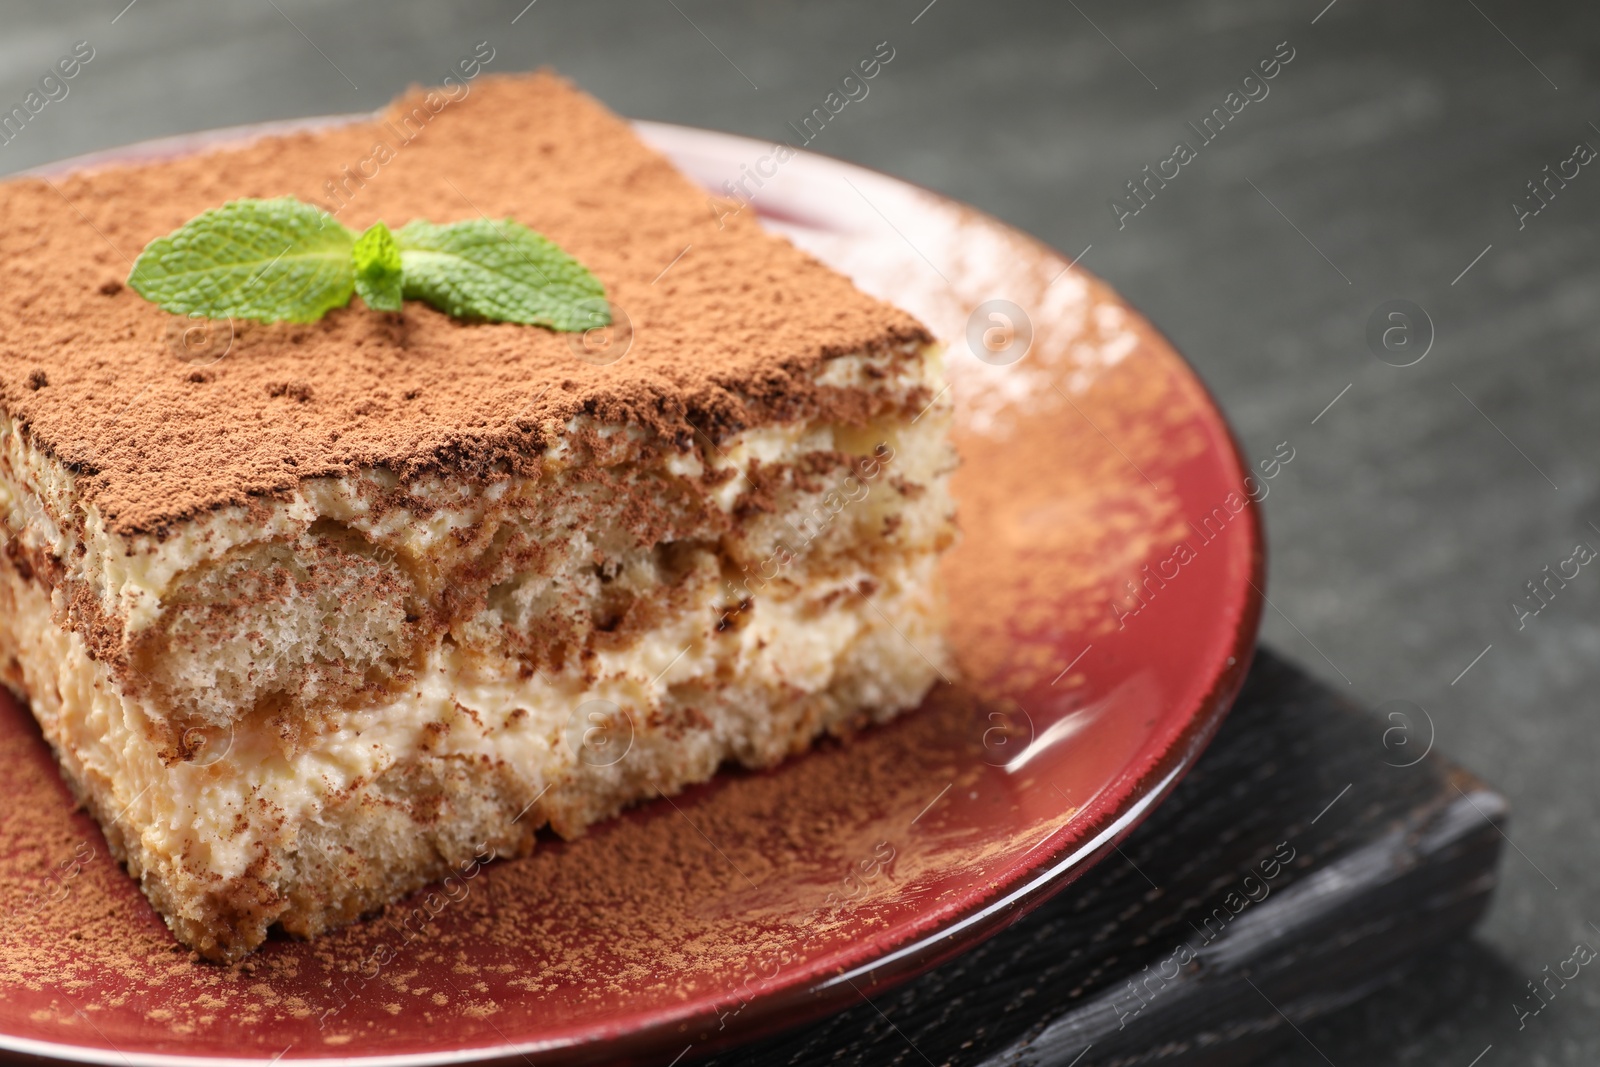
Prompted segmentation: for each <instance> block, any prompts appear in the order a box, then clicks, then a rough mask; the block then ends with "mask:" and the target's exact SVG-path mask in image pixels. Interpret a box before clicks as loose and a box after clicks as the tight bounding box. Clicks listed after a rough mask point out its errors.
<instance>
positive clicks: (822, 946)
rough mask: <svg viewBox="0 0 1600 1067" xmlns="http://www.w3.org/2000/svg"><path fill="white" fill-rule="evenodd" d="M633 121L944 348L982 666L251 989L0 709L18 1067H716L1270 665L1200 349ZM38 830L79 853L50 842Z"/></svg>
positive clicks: (1011, 901)
mask: <svg viewBox="0 0 1600 1067" xmlns="http://www.w3.org/2000/svg"><path fill="white" fill-rule="evenodd" d="M302 125H304V124H302ZM638 128H639V131H640V133H641V134H642V135H643V136H644V137H645V138H646V139H647V140H648V141H650V142H651V143H652V144H654V145H656V146H657V147H658V148H660V149H661V150H662V151H663V152H665V153H666V154H667V155H668V156H669V157H671V158H672V159H673V160H674V161H676V162H677V164H678V165H679V166H680V167H682V168H683V169H684V170H685V171H686V172H687V173H688V174H689V175H690V176H691V177H693V178H694V179H695V180H697V181H699V182H701V183H703V184H704V185H705V186H706V188H707V189H708V190H716V191H719V192H721V191H725V186H724V184H723V183H724V182H727V181H729V180H733V181H735V182H737V181H738V180H739V179H740V178H741V176H747V177H745V184H744V192H745V193H748V194H753V197H752V198H751V200H750V202H749V204H748V205H747V206H746V207H745V208H744V209H743V210H747V211H753V212H756V213H757V214H759V216H760V217H761V218H762V219H763V221H764V222H765V223H766V224H767V225H769V226H771V228H772V229H774V230H776V231H778V232H780V233H783V234H785V235H787V236H789V237H790V238H791V239H793V240H794V241H795V242H796V243H797V244H799V245H801V246H802V247H804V248H806V249H808V250H809V251H811V252H812V253H813V254H815V255H817V256H818V257H820V258H821V259H823V260H825V261H826V262H828V263H830V264H832V265H833V266H835V267H837V268H838V269H840V270H842V271H844V272H846V273H847V274H849V275H851V276H852V277H854V278H855V279H856V281H857V282H858V283H859V284H860V285H861V286H862V287H864V288H865V289H867V290H869V291H871V292H874V293H877V294H879V295H881V296H883V297H885V298H887V299H889V300H892V301H894V302H896V303H898V304H900V305H902V306H904V307H905V308H907V309H909V310H910V311H912V312H913V313H915V314H917V315H919V316H920V317H921V318H922V319H923V320H924V321H925V322H927V323H928V324H929V325H930V326H931V327H932V328H933V329H934V331H935V332H936V333H937V334H938V335H940V336H941V337H943V338H945V339H946V340H947V341H948V343H949V364H950V382H951V384H950V391H951V395H952V396H953V398H954V401H955V405H956V410H957V423H958V430H957V436H958V441H957V444H958V447H959V448H960V450H961V453H962V456H963V466H962V468H961V470H960V472H959V474H958V475H957V477H956V482H955V490H956V495H957V498H958V502H959V504H960V507H961V509H962V510H961V525H962V528H963V540H962V542H961V544H960V545H959V547H957V548H956V549H955V550H953V551H952V552H951V554H950V556H949V558H948V563H947V566H946V568H945V578H946V581H947V583H948V586H949V590H950V600H951V622H950V637H951V640H952V642H953V644H954V647H955V649H956V652H957V656H958V658H959V660H960V663H961V673H960V675H959V677H956V678H952V679H950V680H949V683H948V684H943V685H941V686H939V687H938V688H937V689H936V690H935V691H934V693H933V694H932V695H931V696H930V697H929V699H928V701H927V702H926V703H925V705H924V706H923V707H922V708H920V709H918V710H917V711H916V712H914V713H909V714H907V715H905V716H903V717H902V718H900V719H899V720H897V721H896V722H894V723H892V724H890V725H888V726H886V727H882V728H877V729H872V730H869V731H866V732H864V733H862V734H860V735H859V736H857V737H855V738H854V739H852V740H851V741H850V742H849V743H843V744H842V743H838V742H832V741H829V742H825V743H823V744H822V745H821V746H820V747H819V748H818V750H817V751H815V752H813V753H812V754H810V755H807V756H805V757H802V758H799V759H794V760H791V761H790V762H788V763H787V764H785V765H783V766H781V767H778V768H777V769H775V770H772V771H769V772H764V773H759V774H756V773H747V772H737V771H729V772H725V773H724V774H723V775H722V776H720V777H719V778H718V779H717V780H716V781H715V782H712V783H710V784H709V785H706V786H702V787H699V788H696V789H693V790H690V791H689V792H687V793H685V794H684V795H682V796H680V797H677V798H675V799H673V800H671V801H658V802H656V803H654V804H650V805H645V806H642V807H640V808H637V809H635V810H633V811H631V812H629V813H628V814H626V815H625V816H623V817H622V818H620V819H617V820H614V821H612V822H610V823H608V824H605V825H603V826H599V827H596V828H594V829H593V830H592V831H591V832H590V833H589V834H588V835H587V836H586V837H584V838H583V839H581V840H579V841H575V842H571V843H563V842H559V841H554V840H552V841H549V842H545V843H543V844H542V845H541V847H540V849H539V850H537V852H536V854H535V855H534V856H532V857H530V858H528V859H525V860H520V861H516V862H511V863H497V864H491V865H489V866H487V867H485V868H484V869H483V870H482V871H481V872H480V873H479V874H478V875H477V877H476V878H475V879H474V880H472V881H471V882H470V883H467V884H466V889H467V891H466V892H465V893H464V894H455V895H452V897H451V898H449V899H448V900H445V901H444V904H443V905H442V906H441V908H439V909H438V910H437V913H436V914H433V915H432V917H431V919H430V921H428V922H426V923H409V922H406V921H404V920H403V919H400V918H397V916H405V915H415V914H421V913H419V912H416V911H414V910H411V909H410V908H409V907H408V908H407V909H396V910H393V911H391V913H390V914H389V915H388V916H386V917H381V918H376V919H373V920H371V921H369V922H366V923H363V924H361V925H359V926H357V927H354V928H351V929H349V930H345V931H340V932H337V933H335V934H332V935H330V936H328V937H326V938H324V939H322V940H320V941H317V942H315V943H313V944H303V943H297V942H292V941H286V940H285V941H273V942H269V944H268V945H267V946H266V947H265V948H264V949H263V950H262V951H261V952H260V953H258V954H257V956H256V957H254V958H253V960H252V962H251V963H250V964H249V965H248V966H247V967H245V968H243V969H236V970H224V969H219V968H215V967H212V966H209V965H205V964H200V963H195V962H192V961H190V960H189V959H188V958H187V956H186V955H184V954H183V953H181V952H179V951H175V950H174V948H173V943H172V941H171V939H170V937H169V936H168V935H167V933H166V930H165V928H164V927H163V926H162V925H161V923H160V921H159V919H157V917H156V916H155V914H154V913H153V912H152V911H151V910H150V908H149V906H148V905H147V904H146V903H145V902H144V899H143V897H142V896H140V895H139V893H138V890H137V888H136V887H135V886H134V885H133V883H132V881H131V880H130V879H128V877H127V876H126V875H125V874H124V873H123V872H122V871H121V870H119V869H118V868H117V867H116V865H115V864H114V863H112V862H111V861H110V859H109V858H108V857H107V854H106V847H105V844H104V842H103V841H102V840H101V838H100V835H99V833H98V831H97V830H96V829H95V827H94V825H93V824H92V823H91V822H90V821H89V820H88V819H86V818H85V817H84V816H82V815H80V814H75V813H73V812H72V811H71V801H70V799H69V796H68V794H67V792H66V790H65V788H64V787H63V786H62V784H61V782H60V780H59V778H58V777H57V776H56V774H55V771H54V767H53V764H52V761H51V758H50V754H49V752H48V750H47V749H46V747H45V745H44V743H43V742H42V741H41V739H40V737H39V734H38V731H37V730H36V729H35V728H34V727H33V724H32V721H31V719H30V718H29V717H28V715H27V713H26V712H25V711H24V710H22V709H20V708H18V707H17V706H15V705H14V704H12V703H11V702H9V701H3V702H0V776H3V780H4V781H5V782H6V783H7V786H8V789H9V790H10V791H11V793H12V798H11V808H12V810H13V811H22V812H26V813H27V814H26V818H27V819H28V820H29V822H30V823H32V824H33V826H34V827H35V830H34V832H32V833H30V834H28V835H26V837H24V835H20V834H16V833H14V832H5V833H0V856H3V857H5V866H6V869H8V870H12V871H26V872H29V874H28V876H27V877H26V878H23V879H21V880H17V879H8V880H0V910H3V912H4V914H6V915H7V916H8V919H7V928H6V931H5V944H6V946H7V948H6V951H5V952H4V953H0V1048H5V1049H10V1050H14V1051H17V1052H24V1053H34V1054H39V1055H45V1056H51V1057H59V1058H62V1059H67V1060H75V1061H82V1062H94V1063H111V1064H171V1063H180V1062H194V1060H195V1059H197V1058H198V1059H204V1060H206V1061H210V1062H218V1061H221V1060H229V1061H237V1062H261V1061H264V1060H271V1059H274V1058H282V1059H285V1060H295V1059H302V1058H304V1059H320V1060H323V1061H325V1062H340V1063H344V1062H351V1063H354V1062H360V1063H363V1064H377V1063H384V1064H402V1063H405V1064H423V1063H447V1062H449V1063H466V1062H480V1061H498V1060H517V1061H520V1060H521V1058H522V1057H523V1056H524V1055H528V1056H532V1055H535V1054H537V1057H538V1062H539V1063H541V1064H551V1063H578V1062H607V1063H617V1062H653V1061H661V1062H664V1061H667V1060H672V1059H673V1058H674V1057H676V1056H679V1055H681V1054H685V1053H688V1054H691V1055H698V1054H700V1053H702V1052H704V1051H707V1050H709V1049H712V1048H715V1047H719V1046H722V1045H725V1044H727V1043H729V1042H731V1041H735V1040H745V1039H748V1038H750V1037H752V1036H754V1035H756V1034H758V1033H765V1032H770V1031H773V1030H775V1029H779V1028H782V1027H785V1026H789V1025H793V1024H795V1023H798V1022H801V1021H804V1020H805V1019H807V1018H809V1017H813V1016H816V1015H818V1014H821V1013H824V1012H827V1011H831V1010H835V1009H839V1008H843V1007H845V1006H848V1005H850V1004H852V1003H856V1002H859V1001H860V1000H861V999H863V998H864V997H875V996H876V994H877V993H879V992H881V991H882V990H883V989H884V988H885V986H886V985H888V984H891V983H894V982H898V981H901V980H903V979H905V978H907V977H909V976H911V975H914V974H916V973H918V972H919V971H922V970H924V969H926V968H928V967H930V966H932V965H934V964H935V963H938V962H939V961H941V960H944V959H946V958H948V957H950V956H951V955H953V954H955V953H957V952H960V951H961V950H962V949H964V948H967V947H970V946H971V945H972V944H974V943H975V942H977V941H978V940H980V939H982V938H984V937H987V936H989V935H990V934H993V933H994V932H995V931H996V930H998V929H1000V928H1001V927H1002V926H1004V925H1005V924H1007V923H1009V922H1011V921H1013V920H1015V919H1016V918H1018V917H1019V916H1021V915H1022V914H1024V913H1025V912H1026V911H1027V910H1028V909H1029V908H1030V907H1032V906H1034V905H1036V904H1038V903H1039V902H1040V901H1042V900H1044V899H1045V898H1046V897H1048V896H1050V895H1051V894H1054V893H1057V892H1060V891H1062V890H1063V889H1065V888H1067V887H1068V886H1069V884H1070V883H1071V882H1072V880H1073V879H1074V878H1076V877H1077V876H1078V875H1080V874H1081V873H1082V872H1083V871H1084V870H1085V869H1087V868H1088V867H1089V866H1090V865H1092V864H1094V863H1095V862H1097V861H1098V860H1100V859H1101V858H1102V857H1103V856H1104V855H1105V853H1107V852H1108V851H1109V850H1111V849H1112V847H1113V845H1114V844H1115V843H1116V842H1117V841H1118V840H1119V839H1120V838H1121V837H1122V836H1123V835H1125V834H1127V833H1128V832H1129V831H1130V830H1131V829H1132V828H1133V827H1134V826H1135V825H1137V824H1138V823H1139V821H1140V820H1141V819H1142V818H1144V816H1145V815H1146V814H1148V813H1149V811H1150V810H1151V808H1152V807H1153V806H1154V805H1155V804H1157V803H1159V802H1160V801H1161V799H1162V797H1163V796H1165V795H1166V793H1167V792H1168V790H1170V789H1171V788H1172V786H1173V784H1174V783H1175V782H1176V781H1177V780H1178V778H1179V777H1181V776H1182V775H1183V773H1184V772H1185V771H1186V770H1187V769H1188V768H1189V767H1190V766H1191V764H1192V763H1193V762H1194V760H1195V758H1196V757H1197V756H1198V754H1199V753H1200V751H1201V749H1202V748H1203V747H1204V746H1205V744H1206V742H1207V740H1208V739H1209V738H1210V737H1211V735H1212V733H1213V731H1214V730H1215V729H1216V726H1217V724H1218V722H1219V721H1220V719H1221V718H1222V716H1223V715H1224V714H1225V712H1226V710H1227V707H1228V705H1229V702H1230V701H1231V700H1232V699H1233V697H1234V695H1235V693H1236V692H1237V690H1238V688H1239V685H1240V683H1241V681H1242V679H1243V677H1244V673H1245V669H1246V667H1247V665H1248V660H1249V656H1250V650H1251V647H1252V645H1253V643H1254V639H1255V632H1256V626H1257V623H1258V621H1259V609H1260V594H1259V591H1258V590H1259V586H1260V584H1261V574H1262V554H1261V543H1262V542H1261V530H1260V520H1259V517H1258V508H1257V507H1256V506H1255V504H1254V503H1253V502H1252V495H1254V496H1261V495H1263V494H1264V492H1265V491H1266V489H1265V486H1266V484H1267V483H1266V482H1265V480H1264V473H1265V472H1266V471H1271V470H1274V469H1275V468H1272V467H1271V466H1270V464H1269V465H1268V466H1266V467H1265V468H1264V470H1263V472H1262V473H1258V474H1257V475H1256V478H1255V479H1249V478H1247V474H1248V473H1249V469H1248V467H1247V466H1246V465H1245V464H1243V463H1242V462H1241V459H1240V456H1239V454H1238V451H1237V450H1236V448H1235V445H1234V442H1233V440H1232V438H1231V436H1230V434H1229V431H1228V427H1227V425H1226V423H1225V422H1224V420H1223V418H1222V416H1221V415H1220V414H1219V413H1218V411H1217V409H1216V407H1215V405H1214V404H1213V403H1212V401H1211V399H1210V397H1209V396H1208V395H1207V394H1206V391H1205V389H1204V388H1203V387H1202V386H1201V384H1200V382H1199V381H1198V380H1197V379H1196V378H1195V375H1194V373H1193V372H1192V371H1191V370H1190V369H1189V367H1188V366H1187V365H1185V363H1184V362H1183V360H1182V359H1181V358H1180V357H1179V356H1178V354H1177V353H1176V352H1175V351H1174V350H1173V349H1172V347H1171V345H1169V344H1168V343H1167V342H1166V341H1165V340H1164V339H1163V338H1162V337H1161V336H1160V335H1159V334H1157V333H1156V332H1155V331H1154V330H1152V329H1151V327H1150V326H1149V325H1148V324H1147V323H1146V322H1145V321H1144V320H1143V319H1142V318H1140V316H1139V315H1137V314H1136V313H1135V312H1133V311H1132V310H1130V309H1129V308H1128V307H1127V306H1126V305H1125V304H1123V303H1122V302H1121V301H1120V300H1119V299H1118V298H1117V297H1116V296H1115V295H1114V294H1113V293H1111V292H1110V291H1109V290H1108V289H1106V288H1105V287H1104V286H1103V285H1102V284H1101V283H1099V282H1097V281H1095V280H1094V279H1093V278H1091V277H1089V276H1088V275H1086V274H1085V273H1084V272H1083V271H1082V269H1081V268H1079V267H1073V266H1069V264H1068V263H1067V262H1066V261H1065V260H1064V259H1062V258H1061V257H1060V256H1058V255H1057V254H1056V253H1054V252H1052V251H1051V250H1049V249H1048V248H1045V247H1043V246H1041V245H1040V244H1038V243H1037V242H1035V241H1033V240H1032V239H1030V238H1028V237H1026V236H1024V235H1022V234H1020V233H1017V232H1016V231H1014V230H1011V229H1009V228H1007V227H1006V226H1003V225H1001V224H1000V223H998V222H996V221H995V220H993V219H990V218H987V217H985V216H983V215H981V214H978V213H977V212H975V211H973V210H971V209H969V208H966V207H963V206H962V205H960V204H956V203H952V202H950V201H948V200H945V199H942V198H940V197H938V196H935V195H933V194H931V193H928V192H925V191H923V190H920V189H916V188H914V187H912V186H909V185H906V184H905V183H903V182H899V181H896V180H894V179H891V178H888V177H885V176H883V175H880V174H875V173H872V172H870V171H866V170H862V169H860V168H858V167H853V166H849V165H847V164H843V163H839V162H835V161H832V160H828V159H824V158H821V157H817V156H811V155H804V154H802V155H798V156H796V157H794V158H789V159H779V158H778V157H777V155H775V154H774V151H773V147H772V146H770V145H767V144H763V143H760V142H757V141H751V140H746V139H743V138H738V137H730V136H725V135H722V134H716V133H708V132H703V131H698V130H689V129H683V128H679V127H674V126H664V125H659V124H654V123H641V124H639V127H638ZM260 132H261V131H259V130H252V131H228V132H224V133H220V134H210V135H202V136H201V137H200V138H189V139H182V140H178V141H169V142H163V143H161V144H156V145H145V146H141V147H139V148H137V149H131V150H124V151H121V152H118V153H112V154H110V155H109V156H103V157H98V158H97V159H94V160H79V161H74V162H73V163H71V164H67V165H64V166H63V167H62V168H58V169H57V170H56V173H57V174H60V173H65V172H67V171H70V170H71V169H74V168H78V167H83V166H89V165H93V164H94V163H96V162H101V161H104V160H105V159H108V158H111V159H119V158H120V159H128V158H154V157H158V156H162V155H171V154H174V153H178V152H184V151H193V150H195V149H197V148H199V147H204V146H206V145H208V144H214V143H218V142H220V141H227V140H237V139H239V138H240V137H241V136H251V135H257V134H259V133H260ZM735 207H737V204H724V205H723V206H722V208H721V209H722V210H733V209H734V208H735ZM708 210H710V207H709V206H708ZM40 824H43V825H44V826H45V827H46V828H47V830H48V831H49V832H48V833H47V834H45V835H42V836H43V837H45V838H49V839H51V840H53V841H54V842H55V844H53V845H51V846H49V847H47V848H41V847H40V846H39V845H37V844H36V843H34V844H26V845H25V844H24V843H23V842H25V841H26V842H37V841H38V840H39V839H41V835H40V834H38V832H37V827H38V826H39V825H40ZM28 848H32V849H33V850H34V852H36V853H37V854H36V855H34V854H22V853H23V852H26V850H27V849H28ZM19 850H22V851H20V852H19ZM58 853H59V854H58ZM422 899H426V894H422V895H419V900H422ZM434 899H435V900H436V901H437V900H441V899H443V898H440V897H437V896H436V897H435V898H434ZM431 910H432V909H430V911H431Z"/></svg>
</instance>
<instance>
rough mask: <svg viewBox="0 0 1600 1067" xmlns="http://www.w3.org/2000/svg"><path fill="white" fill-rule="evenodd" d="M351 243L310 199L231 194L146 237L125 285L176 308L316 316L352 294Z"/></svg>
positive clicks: (233, 314) (241, 315)
mask: <svg viewBox="0 0 1600 1067" xmlns="http://www.w3.org/2000/svg"><path fill="white" fill-rule="evenodd" d="M354 243H355V235H354V234H353V233H351V232H350V231H349V230H347V229H345V227H343V226H342V225H340V224H339V223H338V222H337V221H335V219H334V218H333V216H331V215H329V214H328V213H327V212H325V211H322V210H320V209H319V208H316V207H313V206H312V205H310V204H304V203H301V202H300V201H298V200H294V199H291V198H289V197H280V198H279V199H276V200H233V201H230V202H229V203H226V204H224V205H222V206H221V207H219V208H213V209H212V210H210V211H207V212H206V213H205V214H203V215H200V216H199V217H197V218H195V219H193V220H191V221H190V222H188V223H186V224H184V225H183V226H182V227H180V228H178V229H176V230H174V231H173V232H172V233H169V234H167V236H165V237H160V238H157V239H156V240H154V241H151V242H150V244H149V245H148V246H146V247H145V250H144V252H143V253H141V254H140V256H139V258H138V260H136V261H135V262H134V264H133V272H132V273H131V274H130V275H129V276H128V285H129V286H130V287H131V288H132V289H133V290H134V292H136V293H138V294H139V295H140V296H142V297H144V298H145V299H146V300H149V301H151V302H152V303H154V304H159V305H160V306H161V307H163V308H165V309H166V310H168V311H171V312H173V313H175V314H179V315H201V316H204V317H206V318H212V319H223V318H236V319H254V320H256V321H259V322H282V321H287V322H315V321H316V320H317V319H320V318H321V317H322V316H323V315H324V314H326V313H327V312H328V311H329V310H331V309H332V308H336V307H343V306H344V305H346V304H348V303H349V302H350V294H351V292H352V291H353V290H354V287H355V268H354V266H353V265H352V262H351V255H350V252H351V247H352V245H353V244H354Z"/></svg>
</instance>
